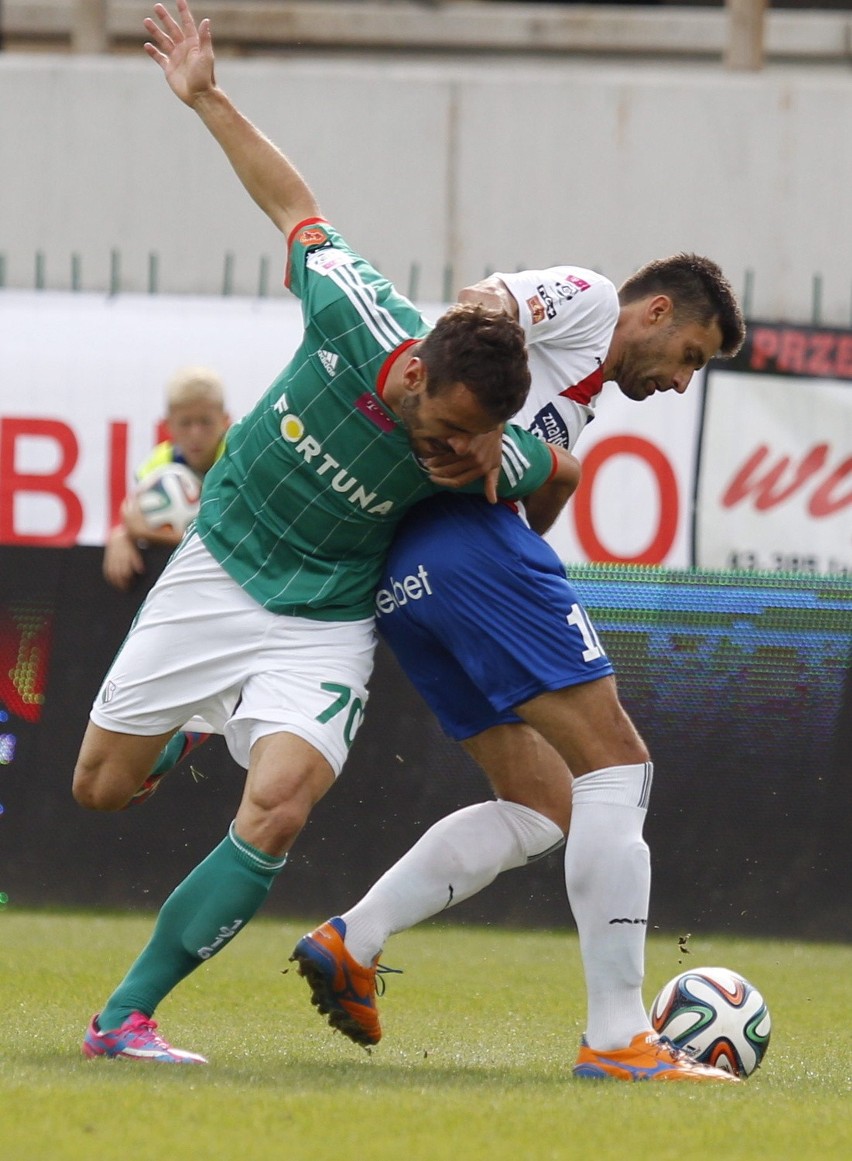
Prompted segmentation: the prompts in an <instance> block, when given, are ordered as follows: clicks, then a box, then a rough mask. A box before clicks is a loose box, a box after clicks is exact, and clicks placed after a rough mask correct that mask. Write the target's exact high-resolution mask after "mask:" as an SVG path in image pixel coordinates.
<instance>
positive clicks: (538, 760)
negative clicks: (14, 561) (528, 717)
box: [464, 722, 572, 832]
mask: <svg viewBox="0 0 852 1161" xmlns="http://www.w3.org/2000/svg"><path fill="white" fill-rule="evenodd" d="M464 747H465V749H466V750H467V752H468V753H469V754H470V755H471V757H472V758H474V759H475V760H476V762H478V764H479V765H480V766H481V767H482V769H483V770H484V771H485V773H486V774H487V775H488V779H489V781H490V783H491V786H492V788H493V790H494V793H495V794H496V795H497V797H498V798H503V799H505V800H506V801H507V802H517V803H519V804H520V805H521V806H528V807H529V808H530V810H537V811H538V812H539V813H540V814H543V815H546V817H547V818H549V819H551V820H552V821H553V822H555V823H556V824H557V826H560V827H562V829H563V830H564V831H566V832H567V830H568V824H569V822H570V819H571V784H572V778H571V772H570V770H569V769H568V767H567V766H566V764H565V762H564V761H563V759H562V758H561V757H560V755H559V754H558V753H557V752H556V750H554V748H553V747H552V746H551V745H550V744H549V742H547V741H545V739H544V738H543V737H542V736H541V734H539V733H538V731H537V730H534V729H533V728H532V727H531V726H528V725H526V723H523V722H519V723H517V724H515V725H500V726H493V727H492V728H491V729H489V730H485V731H483V732H482V733H481V734H477V735H476V736H475V737H472V738H467V739H466V740H465V742H464Z"/></svg>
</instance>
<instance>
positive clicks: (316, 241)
mask: <svg viewBox="0 0 852 1161" xmlns="http://www.w3.org/2000/svg"><path fill="white" fill-rule="evenodd" d="M327 241H328V234H327V233H326V232H325V230H322V229H320V227H319V226H310V227H309V228H308V229H305V230H302V232H301V234H299V237H298V242H299V245H300V246H322V245H323V243H324V242H327Z"/></svg>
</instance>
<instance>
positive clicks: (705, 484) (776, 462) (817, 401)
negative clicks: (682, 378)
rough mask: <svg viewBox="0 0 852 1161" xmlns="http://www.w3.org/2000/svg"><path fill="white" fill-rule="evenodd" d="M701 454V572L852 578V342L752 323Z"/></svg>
mask: <svg viewBox="0 0 852 1161" xmlns="http://www.w3.org/2000/svg"><path fill="white" fill-rule="evenodd" d="M700 447H701V452H700V464H699V469H698V480H697V488H696V497H697V503H696V508H695V560H694V563H695V564H696V565H697V566H698V567H700V568H711V569H712V568H722V569H749V570H757V571H772V572H804V573H832V574H841V575H845V576H849V575H852V335H850V334H849V333H848V332H845V331H836V330H821V329H819V328H812V327H808V328H805V327H792V326H781V325H777V326H775V325H770V324H753V325H752V326H751V327H750V328H749V337H748V340H747V343H746V346H745V347H744V349H743V351H742V352H741V354H740V355H739V356H738V357H737V359H736V360H735V362H734V363H732V364H731V365H730V367H728V366H726V365H725V364H720V365H719V367H718V368H714V369H713V370H712V372H711V373H710V374H709V375H708V377H707V384H706V391H705V402H704V415H703V425H702V432H701V440H700Z"/></svg>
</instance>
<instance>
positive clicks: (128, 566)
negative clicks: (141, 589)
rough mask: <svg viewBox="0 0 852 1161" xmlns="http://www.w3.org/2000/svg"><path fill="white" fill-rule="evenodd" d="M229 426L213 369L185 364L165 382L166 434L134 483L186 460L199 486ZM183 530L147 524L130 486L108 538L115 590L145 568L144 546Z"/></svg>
mask: <svg viewBox="0 0 852 1161" xmlns="http://www.w3.org/2000/svg"><path fill="white" fill-rule="evenodd" d="M230 424H231V419H230V416H229V415H228V412H227V409H226V406H225V389H224V386H223V384H222V380H221V379H220V378H219V376H218V375H217V374H216V372H215V371H211V370H210V369H209V368H207V367H184V368H183V369H181V370H180V371H178V372H177V373H176V374H175V375H174V376H173V377H172V378H171V379H170V380H169V382H168V383H167V385H166V431H167V434H168V438H167V439H165V440H163V441H162V443H158V444H157V446H156V447H155V448H154V450H153V451H152V452H151V454H150V455H149V456H148V457H147V459H146V460H145V461H144V462H143V463H141V464H140V465H139V467H138V468H137V469H136V473H135V481H136V484H140V483H141V482H142V481H143V480H145V479H146V478H148V477H149V476H150V475H151V473H152V472H155V471H156V470H157V469H159V468H162V467H165V465H167V464H184V465H185V466H186V467H188V468H189V469H190V470H191V471H192V472H193V473H194V474H195V475H196V476H197V477H198V482H199V484H200V483H201V482H202V481H203V480H204V477H205V476H206V475H207V473H208V471H209V470H210V468H212V467H213V465H214V463H215V462H216V460H218V458H219V456H221V454H222V451H223V449H224V446H225V432H226V431H227V430H228V428H229V427H230ZM183 531H184V530H183V529H182V528H174V527H172V526H170V525H166V526H165V527H162V526H161V527H157V526H155V525H153V524H151V523H150V522H149V521H148V520H147V519H146V517H145V514H144V512H143V511H142V510H141V508H140V506H139V503H138V500H137V499H136V497H135V496H134V491H133V489H131V491H130V493H129V494H128V496H127V498H126V499H125V501H124V503H123V504H122V507H121V519H120V521H119V523H118V524H116V525H115V527H114V528H113V529H112V530H111V531H110V533H109V535H108V537H107V542H106V547H105V549H104V559H103V573H104V577H105V578H106V580H107V581H108V582H109V583H110V584H111V585H112V586H113V587H114V588H116V589H119V590H121V591H122V592H126V591H127V590H128V589H130V588H131V587H132V585H133V583H134V581H135V580H136V578H137V577H139V576H141V575H142V573H144V571H145V560H144V556H143V553H144V549H145V547H147V546H148V545H163V546H165V547H169V548H174V547H175V546H176V545H177V544H178V543H179V542H180V539H181V537H182V535H183Z"/></svg>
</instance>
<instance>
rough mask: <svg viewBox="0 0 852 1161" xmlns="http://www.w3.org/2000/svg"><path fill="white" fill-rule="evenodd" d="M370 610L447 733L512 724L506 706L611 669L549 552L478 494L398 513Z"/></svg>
mask: <svg viewBox="0 0 852 1161" xmlns="http://www.w3.org/2000/svg"><path fill="white" fill-rule="evenodd" d="M376 614H377V625H378V628H379V631H380V633H381V634H382V636H383V637H384V638H385V640H386V641H387V643H388V644H389V645H390V647H391V649H392V650H393V652H394V653H395V654H396V657H397V659H398V661H399V663H400V664H401V665H402V668H403V669H404V670H405V672H406V673H407V674H408V676H409V678H410V679H411V681H412V682H413V683H414V685H415V686H416V688H417V690H418V691H419V693H420V694H421V696H422V697H423V698H424V700H425V701H426V702H427V703H428V704H429V706H430V708H431V709H432V711H433V712H434V713H435V715H436V717H437V718H438V720H439V722H440V723H441V726H442V727H443V729H444V731H445V733H447V734H449V736H450V737H452V738H469V737H472V736H473V735H474V734H478V733H481V732H482V731H483V730H486V729H488V728H489V727H490V726H495V725H500V724H502V723H506V722H517V721H520V720H521V719H520V718H519V717H518V716H517V715H516V714H515V713H514V712H512V711H513V708H514V707H515V706H518V705H521V704H523V703H524V702H526V701H529V700H530V699H531V698H534V697H536V696H537V695H538V694H540V693H546V692H548V691H550V690H554V689H564V688H565V687H566V686H570V685H581V684H582V683H583V682H587V681H594V680H596V679H597V678H599V677H605V676H607V675H608V674H611V673H612V672H613V670H612V665H611V664H610V662H609V660H608V658H607V657H606V654H605V653H604V651H603V649H602V647H601V644H600V641H599V640H598V637H597V634H596V633H595V630H594V628H593V627H592V625H591V622H590V621H589V619H588V617H587V615H586V613H585V610H584V609H583V607H582V605H581V604H580V601H579V599H578V597H577V592H576V590H575V589H574V587H573V585H571V583H570V582H569V581H568V579H567V577H566V575H565V569H564V567H563V565H562V563H561V562H560V560H559V557H558V556H557V555H556V553H555V552H554V551H553V549H552V548H551V547H550V545H549V544H547V542H546V541H544V540H542V538H541V537H540V536H538V535H536V533H534V532H532V531H530V529H529V528H528V527H527V525H526V524H525V523H524V522H523V520H521V519H520V517H519V516H518V515H517V514H516V513H515V512H513V511H512V509H511V508H509V507H507V506H506V505H504V504H489V503H488V502H487V501H486V500H484V499H482V498H481V497H478V496H458V495H448V496H444V495H441V496H436V497H433V498H432V499H429V500H425V501H423V502H422V503H420V504H418V505H417V506H416V507H415V508H413V509H412V510H411V512H409V513H408V515H407V516H406V517H405V519H404V520H403V521H402V524H401V525H400V527H399V530H398V531H397V534H396V538H395V540H394V543H393V546H392V547H391V550H390V553H389V554H388V558H387V562H386V564H385V572H384V576H383V578H382V581H381V583H380V585H379V589H378V592H377V594H376Z"/></svg>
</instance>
